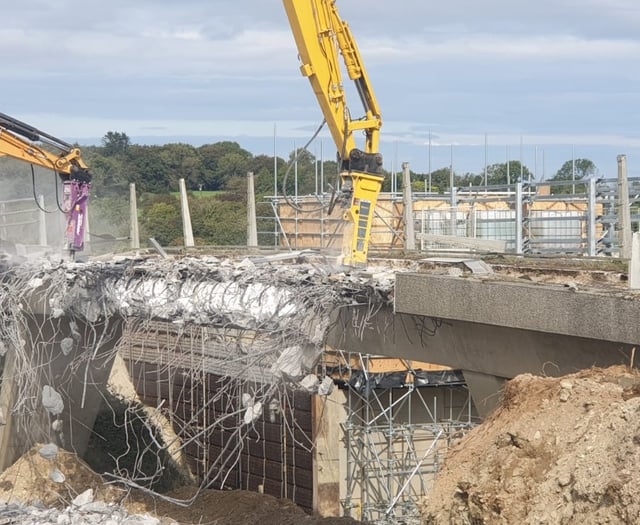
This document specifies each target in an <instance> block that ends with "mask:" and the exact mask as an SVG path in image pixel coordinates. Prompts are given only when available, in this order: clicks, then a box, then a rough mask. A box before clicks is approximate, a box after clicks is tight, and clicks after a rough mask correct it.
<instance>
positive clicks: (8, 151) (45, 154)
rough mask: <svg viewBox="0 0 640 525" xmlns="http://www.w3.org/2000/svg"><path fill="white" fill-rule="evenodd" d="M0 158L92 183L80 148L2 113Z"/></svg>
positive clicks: (0, 115) (0, 118)
mask: <svg viewBox="0 0 640 525" xmlns="http://www.w3.org/2000/svg"><path fill="white" fill-rule="evenodd" d="M38 143H42V144H49V145H50V146H53V147H54V148H55V149H57V150H59V151H60V153H59V154H57V155H56V154H55V153H51V152H50V151H47V150H45V149H43V148H42V147H40V146H39V145H38ZM0 155H6V156H8V157H13V158H14V159H18V160H21V161H24V162H28V163H29V164H35V165H37V166H41V167H43V168H47V169H50V170H53V171H55V172H57V173H58V174H59V175H60V177H61V178H62V179H63V180H68V179H69V178H71V177H75V176H84V177H85V178H86V177H89V179H90V175H89V167H88V166H87V165H86V164H85V162H84V161H83V160H82V154H81V152H80V150H79V149H78V148H74V147H73V146H71V145H70V144H67V143H66V142H63V141H62V140H60V139H57V138H55V137H52V136H51V135H48V134H46V133H44V132H42V131H40V130H38V129H36V128H34V127H33V126H30V125H29V124H25V123H24V122H21V121H19V120H17V119H14V118H13V117H10V116H9V115H5V114H4V113H0Z"/></svg>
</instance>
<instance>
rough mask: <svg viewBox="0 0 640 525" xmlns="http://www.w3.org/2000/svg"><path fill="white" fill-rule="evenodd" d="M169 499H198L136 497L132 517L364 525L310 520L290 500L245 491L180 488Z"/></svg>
mask: <svg viewBox="0 0 640 525" xmlns="http://www.w3.org/2000/svg"><path fill="white" fill-rule="evenodd" d="M196 494H197V495H196ZM169 496H171V497H172V498H176V499H179V500H183V501H186V500H190V499H192V498H195V499H194V501H193V503H192V504H191V505H190V506H188V507H182V506H179V505H176V504H173V503H169V502H167V501H163V500H162V499H159V498H151V497H149V496H143V495H133V496H132V498H131V499H130V500H129V501H128V503H127V509H128V510H129V512H132V513H138V514H139V513H145V512H146V513H150V514H153V515H154V516H158V517H160V518H161V519H162V521H163V523H170V522H171V521H175V522H177V523H179V524H180V525H191V524H200V523H215V525H255V524H256V523H259V524H260V525H363V523H362V522H360V521H356V520H354V519H351V518H320V517H317V516H309V515H307V514H306V513H305V512H304V511H303V510H302V509H301V508H300V507H298V506H296V505H295V503H293V502H292V501H290V500H285V499H278V498H275V497H273V496H268V495H266V494H258V493H257V492H249V491H245V490H230V491H220V490H202V491H200V492H198V491H197V490H196V489H195V487H181V488H180V489H177V490H175V491H173V492H171V493H170V494H169Z"/></svg>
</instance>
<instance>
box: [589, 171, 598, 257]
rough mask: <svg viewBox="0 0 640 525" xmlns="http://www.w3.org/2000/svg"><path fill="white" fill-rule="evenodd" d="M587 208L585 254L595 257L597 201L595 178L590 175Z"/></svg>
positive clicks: (596, 246) (596, 252)
mask: <svg viewBox="0 0 640 525" xmlns="http://www.w3.org/2000/svg"><path fill="white" fill-rule="evenodd" d="M587 191H588V192H589V193H588V195H587V199H588V207H589V208H588V210H587V221H588V224H587V255H588V256H589V257H595V256H596V255H597V254H598V245H597V243H598V239H597V237H596V218H597V216H598V210H597V207H596V206H597V202H596V191H597V190H596V179H595V178H594V177H591V178H590V179H589V187H588V190H587Z"/></svg>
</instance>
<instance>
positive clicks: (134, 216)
mask: <svg viewBox="0 0 640 525" xmlns="http://www.w3.org/2000/svg"><path fill="white" fill-rule="evenodd" d="M129 243H130V244H129V247H130V248H131V249H132V250H138V249H140V230H139V227H138V201H137V197H136V184H135V182H132V183H131V184H129Z"/></svg>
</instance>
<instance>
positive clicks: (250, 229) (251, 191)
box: [247, 171, 258, 247]
mask: <svg viewBox="0 0 640 525" xmlns="http://www.w3.org/2000/svg"><path fill="white" fill-rule="evenodd" d="M247 246H249V247H255V246H258V224H257V219H256V192H255V185H254V178H253V172H251V171H250V172H249V173H247Z"/></svg>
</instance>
